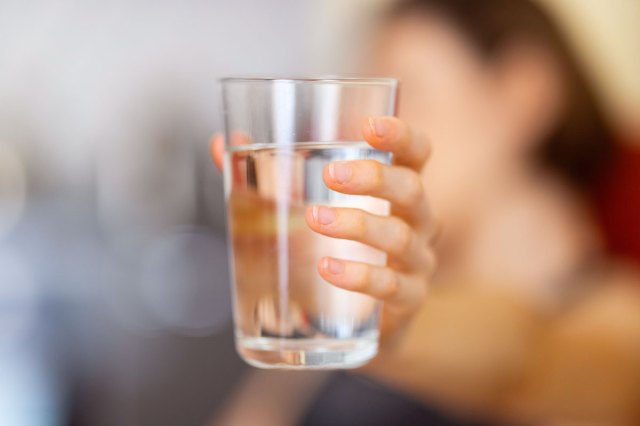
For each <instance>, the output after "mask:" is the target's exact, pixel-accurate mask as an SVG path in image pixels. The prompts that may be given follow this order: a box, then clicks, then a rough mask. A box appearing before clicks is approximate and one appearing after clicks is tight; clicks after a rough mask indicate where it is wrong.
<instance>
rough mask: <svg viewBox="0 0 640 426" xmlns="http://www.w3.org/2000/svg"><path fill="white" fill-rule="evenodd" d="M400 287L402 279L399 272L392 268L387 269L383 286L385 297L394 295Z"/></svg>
mask: <svg viewBox="0 0 640 426" xmlns="http://www.w3.org/2000/svg"><path fill="white" fill-rule="evenodd" d="M399 287H400V281H399V278H398V274H396V273H395V272H394V271H392V270H390V269H385V273H384V274H383V278H382V283H381V288H382V293H383V297H384V298H385V299H388V298H391V297H394V296H395V295H396V294H398V288H399Z"/></svg>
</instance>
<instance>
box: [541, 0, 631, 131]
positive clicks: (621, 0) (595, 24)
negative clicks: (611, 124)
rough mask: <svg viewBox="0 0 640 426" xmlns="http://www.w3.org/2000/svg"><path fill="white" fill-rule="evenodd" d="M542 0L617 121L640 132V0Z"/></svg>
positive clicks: (626, 128) (626, 129)
mask: <svg viewBox="0 0 640 426" xmlns="http://www.w3.org/2000/svg"><path fill="white" fill-rule="evenodd" d="M542 1H543V3H544V4H545V6H547V7H548V8H549V10H551V11H552V12H553V13H554V15H555V16H556V17H557V18H558V21H559V22H561V23H562V25H563V28H564V29H565V30H566V33H567V35H568V36H569V37H570V38H571V40H572V41H573V44H574V46H575V48H576V51H577V52H578V54H579V56H580V57H581V58H582V60H583V62H584V64H585V65H586V67H587V69H588V71H589V72H590V75H591V76H592V78H593V80H594V81H595V83H596V84H597V86H598V87H599V88H600V92H601V93H602V97H603V99H604V100H605V102H606V103H607V105H608V107H609V110H610V112H611V115H612V117H613V118H614V120H615V121H616V122H617V123H618V124H619V125H620V127H621V128H622V130H623V131H626V132H629V133H633V134H635V135H636V136H640V25H639V24H640V2H639V1H637V0H608V1H602V0H542Z"/></svg>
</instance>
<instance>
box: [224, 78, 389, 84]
mask: <svg viewBox="0 0 640 426" xmlns="http://www.w3.org/2000/svg"><path fill="white" fill-rule="evenodd" d="M219 81H220V83H222V84H228V83H266V84H273V83H291V84H302V83H320V84H321V83H339V84H364V85H385V86H397V85H398V83H399V80H398V79H397V78H394V77H341V76H317V77H315V76H309V77H307V76H302V77H272V76H230V77H223V78H221V79H219Z"/></svg>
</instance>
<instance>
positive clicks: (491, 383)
mask: <svg viewBox="0 0 640 426" xmlns="http://www.w3.org/2000/svg"><path fill="white" fill-rule="evenodd" d="M372 47H373V48H372V49H370V50H371V53H370V55H369V63H368V66H367V68H368V69H369V70H371V71H373V73H375V74H379V75H394V76H398V77H399V78H400V79H401V81H402V82H403V88H404V91H403V94H402V96H401V99H402V102H401V105H400V117H399V118H394V117H371V119H370V120H367V121H366V122H365V123H363V127H362V133H363V137H364V139H365V140H366V141H367V142H368V143H369V144H370V145H372V146H373V147H375V148H377V149H380V150H384V151H389V152H393V153H394V158H395V163H394V164H393V165H391V166H383V165H380V164H378V163H375V162H369V161H352V162H348V163H333V164H330V165H329V166H327V167H326V168H325V169H324V171H323V176H322V177H323V180H324V182H325V184H326V185H327V186H328V187H329V188H331V189H333V190H335V191H338V192H343V193H346V194H365V195H372V196H376V197H381V198H384V199H387V200H389V201H390V202H391V204H392V214H391V216H389V217H377V216H373V215H370V214H367V213H365V212H363V211H359V210H354V209H341V208H327V207H325V206H310V207H309V209H308V210H307V212H306V221H307V224H308V226H309V227H310V228H311V229H313V230H314V231H315V232H318V233H320V234H323V235H327V236H331V237H337V238H347V239H352V240H355V241H359V242H363V243H365V244H369V245H371V246H374V247H376V248H379V249H381V250H384V251H385V252H387V253H388V255H389V259H390V260H389V262H388V265H387V266H386V267H374V266H371V265H365V264H360V263H354V262H347V261H344V260H341V259H334V258H322V259H319V261H318V272H319V273H320V275H321V276H322V277H323V278H324V279H325V280H326V281H327V282H328V283H330V284H332V285H335V286H337V287H341V288H345V289H348V290H351V291H356V292H361V293H364V294H369V295H371V296H373V297H375V298H378V299H380V300H383V301H384V302H385V303H384V312H383V316H382V318H383V324H382V342H383V347H382V350H381V352H380V354H379V356H378V357H376V359H375V360H374V361H373V362H371V363H370V364H368V365H367V366H365V367H364V368H363V369H362V370H361V372H362V373H365V374H370V375H373V376H375V377H376V378H377V379H379V380H382V381H384V382H386V383H388V384H389V385H390V386H394V387H397V388H399V389H401V390H403V391H405V392H408V393H410V394H412V395H413V396H414V397H416V398H418V399H422V400H424V401H425V403H428V404H435V405H437V406H440V407H445V408H448V409H449V410H450V412H454V413H457V414H458V415H460V416H463V417H464V416H468V417H472V418H483V417H484V418H490V419H494V420H495V419H499V420H503V421H505V422H508V423H526V424H620V425H625V424H629V425H632V424H637V421H638V417H637V416H638V414H639V413H638V410H637V408H636V407H635V406H636V404H635V401H637V397H638V396H639V395H640V385H639V384H640V361H638V360H640V347H639V346H638V344H637V343H636V342H640V295H639V294H638V291H637V289H636V288H634V286H633V284H635V283H637V282H638V281H639V279H638V275H637V272H636V271H634V270H633V269H631V268H628V267H627V266H625V265H621V264H619V263H617V262H614V261H612V259H608V258H606V257H605V256H603V255H602V249H601V242H600V240H599V238H598V233H597V231H596V229H595V227H594V226H593V224H592V223H591V221H590V219H589V216H588V213H587V211H586V209H585V208H584V206H583V205H582V203H581V200H580V198H579V197H578V195H577V194H575V193H574V192H573V191H572V190H571V189H570V188H569V187H567V186H566V185H565V184H564V183H563V181H562V180H561V179H559V178H558V177H557V176H555V175H553V174H550V173H548V172H543V171H541V170H539V169H538V168H537V166H536V164H535V163H534V161H533V159H532V156H531V154H530V153H531V151H532V149H534V148H535V147H536V146H537V144H539V143H540V141H541V140H542V138H543V136H544V135H545V134H546V132H548V131H549V129H550V128H552V127H553V126H554V125H555V122H556V120H557V119H558V117H559V114H560V112H561V111H562V108H563V106H564V92H563V81H562V72H561V70H560V69H559V68H558V64H557V62H556V61H555V58H554V56H553V54H552V53H551V52H548V51H546V50H545V49H544V48H543V47H541V46H537V45H535V44H533V43H531V42H524V41H514V43H512V45H511V46H508V47H507V48H505V50H504V52H502V54H501V55H500V56H499V57H498V58H496V59H494V60H493V61H491V62H489V63H488V62H486V61H483V60H482V59H481V58H479V57H478V55H477V54H476V53H475V51H474V50H473V48H472V47H471V46H470V45H469V43H468V42H467V41H466V40H465V39H464V37H463V36H462V35H461V34H460V33H459V32H457V31H456V30H455V28H453V27H452V26H451V25H449V24H448V23H447V22H446V21H444V20H442V19H439V18H436V17H421V18H419V19H414V18H404V19H402V20H400V21H396V22H392V23H390V24H388V25H386V26H385V27H384V28H383V29H382V30H381V31H380V32H379V33H378V37H377V38H374V39H373V43H372ZM425 134H429V139H427V138H426V137H425V136H424V135H425ZM223 151H224V147H223V140H222V137H221V136H217V137H215V138H214V139H213V141H212V144H211V155H212V157H213V160H214V161H215V162H216V164H217V165H218V167H219V168H222V156H223ZM431 151H433V153H434V155H433V159H432V160H430V161H428V160H429V158H430V154H431ZM431 205H433V209H434V210H435V213H434V212H433V211H432V208H431ZM434 216H437V217H439V218H442V220H443V228H444V231H443V232H442V233H440V232H439V228H440V227H439V225H437V223H438V222H437V221H436V220H435V219H434ZM440 234H441V235H440ZM438 235H440V236H439V238H436V237H438ZM436 241H437V244H436ZM436 257H437V258H438V268H437V270H436V262H435V258H436ZM593 259H597V260H593ZM585 265H587V266H589V267H590V269H589V270H588V272H586V273H582V274H578V273H577V271H581V270H583V269H584V266H585ZM585 353H586V354H589V356H584V354H585ZM260 374H261V373H256V375H258V376H259V375H260ZM288 380H291V381H292V382H296V383H297V384H296V385H293V386H292V387H293V388H295V389H297V390H296V391H293V393H296V392H304V389H308V388H307V387H309V388H313V387H315V386H318V380H319V379H318V376H315V378H313V379H308V378H303V377H301V376H297V377H296V378H292V377H289V379H288ZM258 382H259V380H258ZM247 389H248V391H247V392H246V393H245V394H244V396H243V395H240V396H239V397H238V399H237V400H236V403H234V405H233V407H236V408H238V407H241V406H242V404H243V402H242V401H245V402H246V400H245V399H244V398H245V397H246V395H250V394H251V390H250V389H251V386H248V388H247ZM605 396H606V397H605ZM286 399H287V396H286V395H282V397H281V398H280V400H286ZM231 411H233V409H232V410H231ZM237 411H238V412H241V411H242V410H239V409H238V410H237ZM282 411H286V410H278V409H272V412H273V413H278V412H282ZM266 419H267V418H266V417H261V420H263V421H266ZM279 421H281V422H280V424H283V423H282V419H279ZM294 421H295V419H288V421H287V422H288V423H292V422H294ZM287 422H285V423H287ZM585 422H588V423H585ZM612 422H613V423H612ZM225 424H233V422H231V421H230V422H229V423H226V422H225ZM273 424H278V421H275V422H274V423H273Z"/></svg>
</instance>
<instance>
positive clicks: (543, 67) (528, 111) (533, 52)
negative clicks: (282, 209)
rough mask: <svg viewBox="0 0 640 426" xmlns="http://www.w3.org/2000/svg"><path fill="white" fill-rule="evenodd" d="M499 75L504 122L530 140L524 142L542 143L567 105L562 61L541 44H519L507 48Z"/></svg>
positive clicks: (497, 68) (503, 54)
mask: <svg viewBox="0 0 640 426" xmlns="http://www.w3.org/2000/svg"><path fill="white" fill-rule="evenodd" d="M496 71H497V74H498V75H497V77H498V79H497V80H498V85H499V86H500V87H499V92H500V94H501V97H502V100H503V106H504V114H505V118H506V119H508V120H511V124H512V125H514V126H517V127H518V128H517V130H518V132H520V134H523V135H526V136H527V137H526V138H523V139H526V141H527V143H529V144H534V143H536V142H537V141H540V140H541V139H542V138H543V137H544V136H545V134H546V133H548V132H549V131H550V129H551V128H552V126H554V125H555V123H556V121H557V119H558V117H559V115H560V114H561V111H562V107H563V104H564V98H565V81H564V78H563V74H564V73H563V72H562V67H561V65H560V64H559V61H558V60H557V58H556V57H555V55H553V54H552V53H551V51H550V50H549V49H547V48H544V47H542V46H539V43H535V42H530V41H518V42H512V43H511V44H510V45H509V46H507V47H506V48H504V50H503V52H502V53H501V54H500V56H499V58H498V59H497V67H496ZM528 148H531V147H528Z"/></svg>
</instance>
